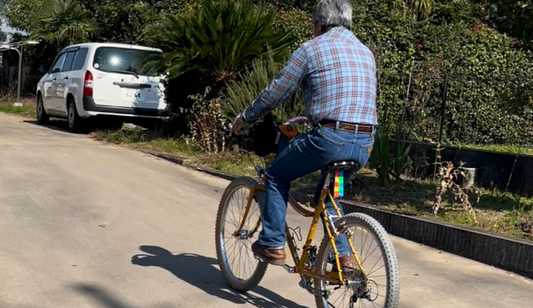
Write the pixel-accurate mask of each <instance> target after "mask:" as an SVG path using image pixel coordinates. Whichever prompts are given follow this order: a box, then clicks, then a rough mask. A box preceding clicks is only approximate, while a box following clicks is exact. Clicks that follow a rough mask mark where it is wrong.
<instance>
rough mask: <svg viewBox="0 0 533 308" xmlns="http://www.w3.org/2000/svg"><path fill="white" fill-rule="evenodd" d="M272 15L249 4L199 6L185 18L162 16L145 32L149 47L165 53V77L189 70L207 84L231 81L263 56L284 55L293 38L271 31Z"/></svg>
mask: <svg viewBox="0 0 533 308" xmlns="http://www.w3.org/2000/svg"><path fill="white" fill-rule="evenodd" d="M274 19H275V12H274V11H273V10H272V9H268V8H266V7H262V6H255V5H254V4H253V3H252V2H251V1H249V0H239V1H235V0H220V1H210V0H204V1H203V2H202V4H201V7H200V8H199V9H197V10H193V11H190V12H188V13H187V14H184V15H174V14H166V15H164V16H163V17H162V19H161V20H160V21H159V22H158V23H157V24H155V25H153V26H152V27H150V28H149V33H150V35H149V40H148V42H149V43H150V44H151V45H153V46H157V47H161V48H163V49H165V51H166V54H165V59H164V65H165V66H166V67H167V71H168V72H169V74H170V77H171V78H173V77H177V76H180V75H181V74H183V73H186V72H188V71H191V70H197V71H199V72H205V73H208V74H210V75H212V77H213V78H214V79H212V80H210V81H209V82H210V83H217V82H222V83H225V82H227V81H230V80H233V79H235V77H236V75H237V74H238V73H239V72H240V71H242V70H243V69H245V68H246V66H248V65H249V64H250V63H251V61H252V60H253V59H255V58H256V57H259V56H261V55H263V54H264V53H266V52H267V44H268V45H269V46H270V47H271V48H272V50H273V52H274V58H276V59H280V58H283V57H284V56H285V55H286V52H287V47H288V46H290V45H291V44H292V43H293V42H294V36H293V35H292V33H290V32H287V31H284V32H282V31H276V30H275V29H274V27H273V23H274Z"/></svg>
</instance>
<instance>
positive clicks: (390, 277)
mask: <svg viewBox="0 0 533 308" xmlns="http://www.w3.org/2000/svg"><path fill="white" fill-rule="evenodd" d="M353 226H361V227H363V228H365V229H366V231H367V232H369V233H370V234H372V235H373V236H374V237H375V238H376V241H377V243H378V246H379V248H380V250H381V253H382V256H383V257H384V260H385V267H386V270H385V272H386V276H387V277H386V279H387V286H388V287H387V291H386V297H385V306H384V308H397V307H398V306H399V301H400V274H399V269H398V260H397V257H396V252H395V249H394V246H393V244H392V242H391V240H390V238H389V236H388V234H387V231H385V229H384V228H383V226H382V225H381V224H380V223H379V222H378V221H377V220H375V219H374V218H372V217H370V216H369V215H366V214H362V213H350V214H347V215H345V216H344V217H342V218H341V219H339V220H337V221H336V223H335V227H336V228H337V231H338V232H339V234H338V236H346V235H345V233H344V232H345V231H346V230H347V229H348V228H350V227H353ZM329 246H330V245H329V239H328V238H327V236H325V237H324V239H323V240H322V243H321V245H320V249H319V253H318V256H317V262H316V269H315V272H316V274H318V275H324V267H325V266H324V265H325V264H326V263H327V262H328V255H329V251H330V250H329ZM363 268H364V264H363ZM314 286H315V288H317V289H320V290H325V287H324V284H323V283H322V280H321V279H318V278H316V279H315V280H314ZM315 300H316V304H317V308H329V304H328V302H327V301H326V300H325V299H324V297H322V296H321V295H315ZM367 306H368V305H367ZM337 308H340V307H337Z"/></svg>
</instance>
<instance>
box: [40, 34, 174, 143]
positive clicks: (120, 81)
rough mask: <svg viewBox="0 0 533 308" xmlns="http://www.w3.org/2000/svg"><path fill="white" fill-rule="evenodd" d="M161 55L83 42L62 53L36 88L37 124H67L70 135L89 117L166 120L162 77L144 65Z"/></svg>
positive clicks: (141, 48)
mask: <svg viewBox="0 0 533 308" xmlns="http://www.w3.org/2000/svg"><path fill="white" fill-rule="evenodd" d="M161 54H162V51H161V50H160V49H156V48H150V47H145V46H136V45H125V44H113V43H85V44H76V45H72V46H68V47H66V48H64V49H63V50H62V51H61V52H60V53H59V54H58V55H57V57H56V59H55V61H54V64H53V65H52V67H51V68H50V69H49V70H48V72H46V74H45V75H44V76H43V77H42V78H41V80H40V81H39V84H38V85H37V93H36V94H37V122H38V123H39V124H46V123H47V122H48V120H49V119H50V117H57V118H66V119H68V126H69V129H70V130H71V131H72V132H80V131H81V130H82V127H83V124H84V121H85V119H87V118H89V117H92V116H99V115H104V116H117V117H140V118H148V119H167V118H168V116H169V106H168V105H167V104H166V102H165V99H164V86H163V83H162V80H163V78H164V75H163V74H161V73H160V72H157V71H155V70H154V69H149V68H148V67H149V66H145V65H143V64H145V60H146V59H149V58H150V57H153V56H159V55H161Z"/></svg>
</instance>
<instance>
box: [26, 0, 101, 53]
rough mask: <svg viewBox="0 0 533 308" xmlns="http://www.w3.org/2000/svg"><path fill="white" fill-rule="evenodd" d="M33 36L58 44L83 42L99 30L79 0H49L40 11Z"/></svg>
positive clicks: (65, 44)
mask: <svg viewBox="0 0 533 308" xmlns="http://www.w3.org/2000/svg"><path fill="white" fill-rule="evenodd" d="M37 16H38V18H39V19H38V21H37V23H36V24H35V25H34V26H33V27H34V29H32V30H33V31H32V32H31V36H32V37H33V38H36V39H43V40H45V41H48V42H50V43H52V44H56V45H58V46H67V45H71V44H75V43H81V42H84V41H87V40H89V39H90V38H91V36H92V35H93V34H95V33H96V32H97V31H98V25H97V23H96V22H95V21H93V20H91V18H90V16H89V13H88V11H87V10H86V9H85V7H84V6H83V5H82V4H81V3H79V2H78V1H77V0H47V1H44V7H43V10H42V11H41V12H39V13H38V15H37Z"/></svg>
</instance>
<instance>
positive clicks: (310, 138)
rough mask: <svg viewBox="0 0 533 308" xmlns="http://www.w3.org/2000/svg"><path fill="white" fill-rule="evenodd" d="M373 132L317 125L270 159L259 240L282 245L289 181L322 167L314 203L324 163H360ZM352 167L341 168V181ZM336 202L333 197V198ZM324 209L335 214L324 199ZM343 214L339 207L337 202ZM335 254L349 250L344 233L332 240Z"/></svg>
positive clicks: (363, 159)
mask: <svg viewBox="0 0 533 308" xmlns="http://www.w3.org/2000/svg"><path fill="white" fill-rule="evenodd" d="M373 143H374V136H373V135H372V134H370V133H368V134H355V133H349V132H345V131H340V130H337V131H336V130H334V129H331V128H325V127H321V128H317V129H314V130H312V131H310V132H309V133H305V134H301V135H299V136H297V137H295V138H294V139H293V140H291V142H290V143H289V144H288V145H287V146H286V147H285V148H284V149H282V151H281V152H280V153H278V155H277V157H276V158H275V159H274V160H273V161H272V163H271V164H270V166H269V167H268V169H267V170H266V181H265V199H266V200H265V205H264V207H263V208H262V215H261V219H262V230H261V232H260V233H259V240H258V242H259V244H260V245H263V246H269V247H285V243H286V239H285V217H286V214H287V202H288V198H289V189H290V183H291V181H293V180H295V179H298V178H300V177H303V176H306V175H308V174H311V173H313V172H315V171H319V170H321V171H322V177H321V179H320V181H319V183H318V185H317V187H316V190H315V196H314V197H315V200H314V201H315V204H316V202H318V198H319V195H320V190H321V189H322V188H323V185H324V180H325V175H326V173H325V167H326V166H327V165H328V164H330V163H332V162H334V161H340V160H353V161H357V162H358V163H359V166H361V167H362V166H363V165H364V164H365V163H366V162H367V161H368V159H369V158H370V151H371V147H372V145H373ZM353 173H354V171H352V172H345V175H344V182H345V183H346V182H348V180H349V179H350V178H351V177H352V176H353ZM335 202H336V203H337V200H335ZM326 209H327V211H328V213H330V214H331V215H336V213H335V209H334V208H333V204H332V203H331V201H330V200H326ZM339 210H340V211H341V214H342V215H344V213H343V211H342V207H340V206H339ZM335 245H336V246H337V250H338V252H339V255H343V254H348V253H350V250H349V247H348V243H347V241H346V238H345V237H339V238H338V239H336V241H335Z"/></svg>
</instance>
